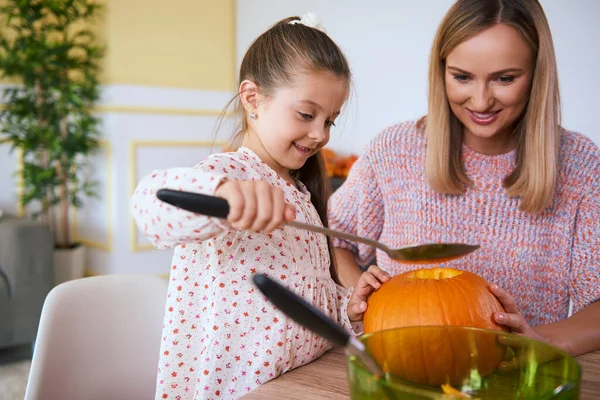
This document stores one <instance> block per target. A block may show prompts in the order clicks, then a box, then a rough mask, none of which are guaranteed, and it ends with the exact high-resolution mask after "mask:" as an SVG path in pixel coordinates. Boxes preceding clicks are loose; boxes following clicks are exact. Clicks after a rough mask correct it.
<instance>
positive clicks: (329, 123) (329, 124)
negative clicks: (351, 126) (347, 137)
mask: <svg viewBox="0 0 600 400" xmlns="http://www.w3.org/2000/svg"><path fill="white" fill-rule="evenodd" d="M325 125H326V126H335V122H333V121H330V120H327V121H325Z"/></svg>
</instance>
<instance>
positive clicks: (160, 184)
mask: <svg viewBox="0 0 600 400" xmlns="http://www.w3.org/2000/svg"><path fill="white" fill-rule="evenodd" d="M242 171H244V168H243V165H242V164H241V163H239V161H236V160H234V159H232V158H230V157H226V156H224V155H220V154H216V155H211V156H209V157H208V158H206V159H205V160H203V161H202V162H200V163H199V164H198V165H196V166H195V167H193V168H171V169H166V170H155V171H152V172H151V173H150V174H148V175H147V176H145V177H144V178H143V179H142V180H141V181H140V182H139V184H138V186H137V188H136V189H135V192H134V193H133V195H132V197H131V201H130V208H131V213H132V215H133V218H134V220H135V222H136V224H137V226H138V228H139V229H140V231H141V232H143V234H144V236H145V237H146V238H147V239H148V240H150V242H152V244H153V245H154V247H156V248H157V249H167V248H170V247H175V246H178V245H180V244H184V243H198V242H202V241H204V240H206V239H209V238H211V237H215V236H218V235H220V234H222V233H224V232H225V231H226V230H227V229H229V228H228V226H227V225H226V224H225V222H224V221H223V220H220V219H218V218H212V217H206V216H203V215H199V214H196V213H192V212H189V211H185V210H182V209H180V208H177V207H174V206H171V205H169V204H167V203H164V202H162V201H161V200H159V199H158V198H157V197H156V192H157V191H158V190H159V189H172V190H181V191H190V192H197V193H202V194H208V195H212V194H214V192H215V190H216V189H217V187H218V186H219V184H220V183H221V182H222V181H223V180H224V179H229V180H242V179H243V175H244V174H243V172H242Z"/></svg>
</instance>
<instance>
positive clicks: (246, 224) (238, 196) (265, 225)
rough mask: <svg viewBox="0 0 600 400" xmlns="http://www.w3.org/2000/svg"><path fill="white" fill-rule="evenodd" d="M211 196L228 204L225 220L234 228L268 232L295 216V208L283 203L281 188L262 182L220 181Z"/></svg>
mask: <svg viewBox="0 0 600 400" xmlns="http://www.w3.org/2000/svg"><path fill="white" fill-rule="evenodd" d="M215 196H217V197H221V198H223V199H225V200H227V202H228V203H229V215H228V216H227V221H228V222H229V224H230V225H231V226H232V227H233V228H236V229H249V230H252V231H255V232H259V231H260V232H265V233H270V232H272V231H274V230H275V229H276V228H277V227H278V226H279V225H281V223H282V222H284V221H293V220H294V217H295V215H296V208H295V207H294V206H293V205H292V204H289V203H286V202H285V200H284V196H283V190H281V189H279V188H276V187H274V186H273V185H271V184H269V183H268V182H264V181H224V182H223V183H221V184H220V185H219V186H218V187H217V190H216V191H215Z"/></svg>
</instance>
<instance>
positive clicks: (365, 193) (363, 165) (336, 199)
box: [328, 145, 385, 265]
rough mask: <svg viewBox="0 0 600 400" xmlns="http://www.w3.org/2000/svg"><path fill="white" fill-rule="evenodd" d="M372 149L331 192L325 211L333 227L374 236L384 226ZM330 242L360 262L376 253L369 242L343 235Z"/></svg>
mask: <svg viewBox="0 0 600 400" xmlns="http://www.w3.org/2000/svg"><path fill="white" fill-rule="evenodd" d="M372 146H373V145H372ZM372 150H373V149H369V150H368V151H367V152H365V154H364V155H362V156H361V157H360V158H359V159H358V160H357V161H356V162H355V163H354V165H353V166H352V169H351V170H350V174H349V176H348V179H346V181H345V182H344V184H343V185H342V186H341V187H340V188H339V189H338V190H337V191H336V192H335V193H334V194H333V195H332V197H331V199H330V202H329V213H328V215H329V226H330V227H331V228H332V229H336V230H340V231H343V232H347V233H351V234H355V235H360V236H364V237H368V238H371V239H376V240H377V239H379V236H380V235H381V232H382V230H383V223H384V220H385V208H384V202H383V196H382V194H381V193H380V189H379V185H378V180H379V177H378V176H377V173H376V172H375V170H374V168H373V164H372V162H371V154H372ZM333 245H334V246H335V247H338V248H343V249H347V250H350V251H352V252H353V253H354V254H355V255H356V257H357V261H358V262H359V264H363V265H364V264H365V263H366V262H368V261H369V260H370V259H372V258H373V257H374V255H375V250H374V249H373V248H372V247H371V246H367V245H364V244H357V243H353V242H349V241H347V240H343V239H337V238H334V240H333Z"/></svg>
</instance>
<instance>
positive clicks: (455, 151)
mask: <svg viewBox="0 0 600 400" xmlns="http://www.w3.org/2000/svg"><path fill="white" fill-rule="evenodd" d="M496 24H506V25H509V26H512V27H513V28H515V29H516V30H517V31H518V32H519V34H520V35H521V37H522V38H523V39H524V40H525V42H526V43H527V44H528V45H529V46H530V47H531V49H532V51H533V54H534V60H535V69H534V73H533V80H532V84H531V92H530V96H529V102H528V104H527V107H526V108H525V110H524V112H523V115H522V116H521V118H520V119H519V120H518V121H517V125H516V128H515V131H514V134H515V135H516V136H517V149H516V167H515V169H514V171H513V172H512V173H511V174H510V175H509V176H508V177H506V179H505V180H504V187H505V188H506V193H507V194H508V195H509V196H512V197H519V198H520V209H521V210H522V211H525V212H529V213H537V212H541V211H543V210H544V209H545V208H546V207H548V206H549V205H550V203H551V202H552V199H553V196H554V191H555V187H556V179H557V174H558V160H559V154H558V153H559V145H560V130H561V128H560V119H561V109H560V92H559V86H558V72H557V68H556V57H555V53H554V45H553V43H552V34H551V33H550V27H549V25H548V21H547V19H546V16H545V14H544V11H543V9H542V6H541V5H540V3H539V2H538V0H458V1H457V2H456V3H455V4H454V5H453V6H452V8H450V10H449V11H448V12H447V13H446V16H445V17H444V19H443V21H442V22H441V24H440V26H439V28H438V31H437V33H436V36H435V39H434V42H433V47H432V49H431V55H430V60H429V101H428V114H427V116H426V118H423V119H422V120H421V121H420V125H419V126H420V127H423V126H425V136H426V142H427V149H426V163H425V170H426V174H427V179H428V181H429V184H430V185H431V187H432V188H433V189H434V190H436V191H437V192H439V193H447V194H461V193H463V192H464V190H465V185H467V184H469V183H470V182H469V179H468V177H467V175H466V173H465V171H464V167H463V165H462V161H461V143H462V124H461V123H460V122H459V120H458V119H457V118H456V116H454V114H453V113H452V111H451V110H450V105H449V104H448V98H447V95H446V85H445V80H444V74H445V60H446V57H447V56H448V54H450V52H451V51H452V50H453V49H454V48H455V47H456V46H458V45H459V44H460V43H462V42H464V41H465V40H468V39H469V38H472V37H473V36H475V35H477V34H479V33H480V32H482V31H483V30H485V29H488V28H490V27H492V26H494V25H496Z"/></svg>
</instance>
